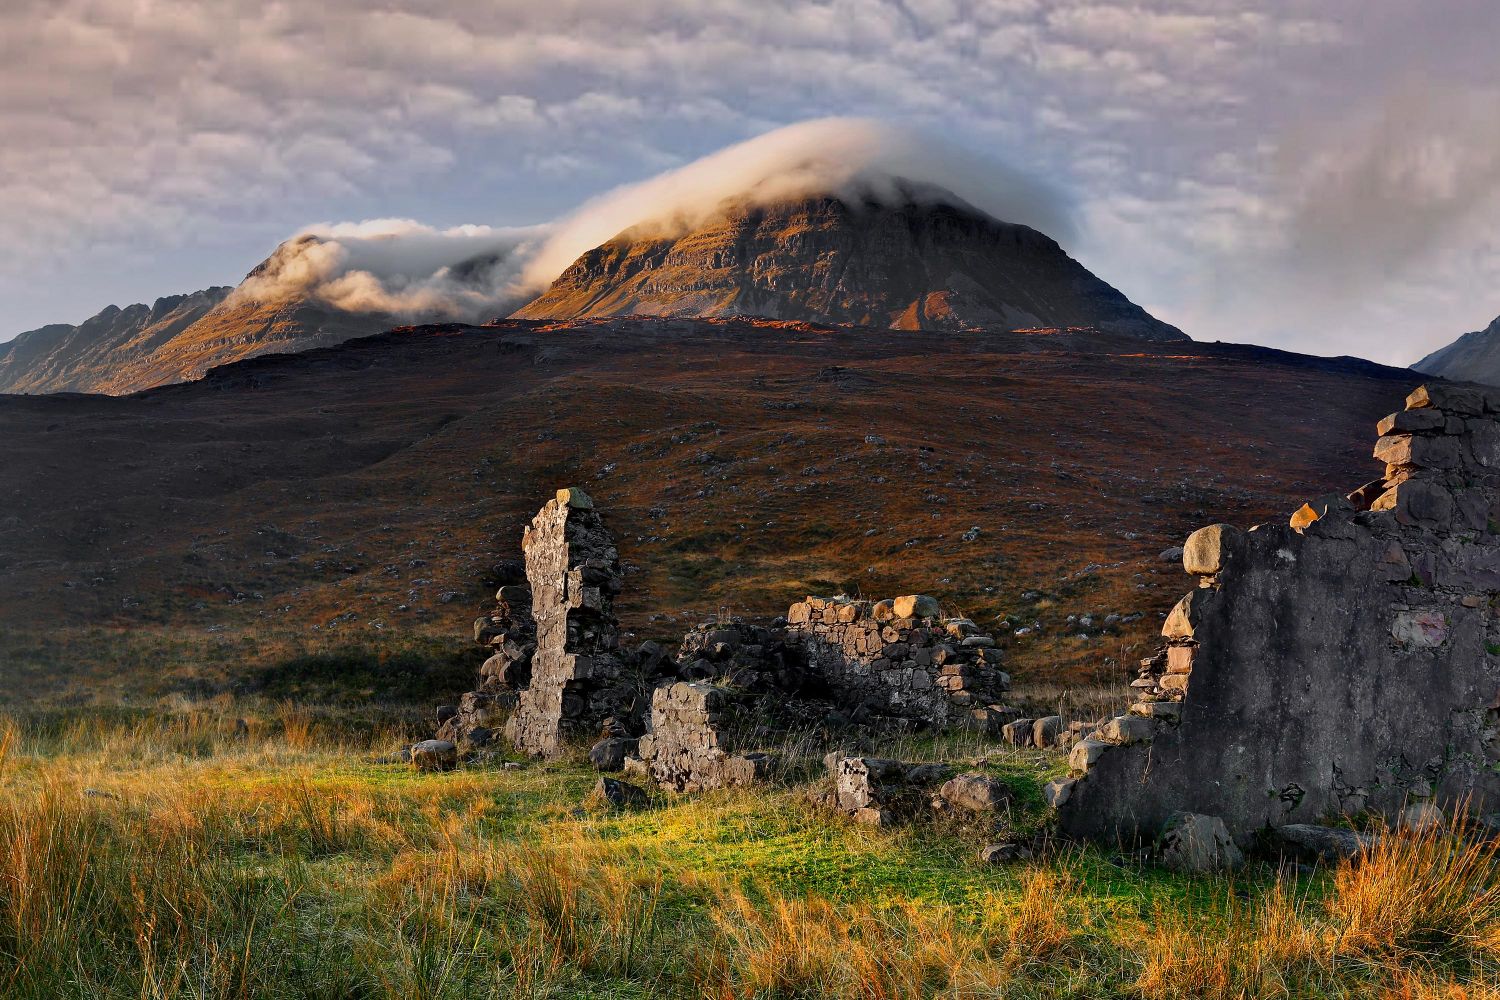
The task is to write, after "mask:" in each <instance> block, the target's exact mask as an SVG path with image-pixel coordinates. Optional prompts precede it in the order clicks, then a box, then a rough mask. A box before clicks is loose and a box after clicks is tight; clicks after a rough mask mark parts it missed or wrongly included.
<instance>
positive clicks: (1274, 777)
mask: <svg viewBox="0 0 1500 1000" xmlns="http://www.w3.org/2000/svg"><path fill="white" fill-rule="evenodd" d="M1379 432H1380V434H1381V437H1380V439H1379V441H1378V442H1377V444H1376V446H1375V456H1376V458H1378V459H1381V460H1383V461H1384V462H1385V463H1386V468H1385V474H1384V476H1383V477H1382V478H1381V479H1379V480H1377V481H1375V482H1373V483H1370V484H1367V485H1366V486H1364V487H1361V488H1360V489H1358V490H1356V491H1354V492H1353V493H1351V494H1348V495H1347V496H1331V497H1323V498H1320V499H1318V500H1315V501H1312V502H1311V503H1309V504H1307V505H1304V506H1303V507H1302V508H1301V509H1300V510H1298V511H1297V512H1296V513H1295V514H1294V515H1293V516H1292V518H1291V520H1290V522H1289V523H1283V524H1263V525H1259V526H1257V527H1255V528H1252V529H1250V530H1249V531H1240V530H1238V529H1236V528H1233V527H1231V526H1229V525H1212V526H1210V527H1207V528H1202V529H1200V530H1199V531H1197V532H1195V533H1194V534H1193V535H1192V537H1190V538H1189V539H1188V542H1187V544H1186V546H1185V547H1184V553H1183V564H1184V568H1185V569H1186V570H1187V572H1188V573H1190V574H1192V575H1194V576H1195V577H1197V578H1198V589H1196V590H1194V591H1193V592H1192V593H1190V594H1189V595H1188V596H1187V597H1185V598H1183V600H1182V601H1181V602H1180V603H1179V604H1178V605H1177V607H1176V608H1175V609H1173V611H1172V613H1171V615H1170V616H1169V617H1168V619H1167V621H1166V624H1165V625H1164V627H1163V636H1164V638H1165V639H1166V640H1167V642H1168V644H1169V645H1168V648H1167V650H1166V653H1165V659H1164V661H1163V662H1162V663H1160V664H1157V665H1156V666H1155V667H1154V668H1150V667H1148V670H1147V672H1146V674H1145V675H1143V678H1142V682H1141V683H1140V688H1141V689H1142V690H1144V691H1145V692H1146V694H1147V698H1146V699H1145V700H1143V701H1141V702H1138V703H1137V704H1136V705H1135V706H1133V707H1132V708H1131V710H1130V712H1129V713H1127V714H1126V715H1124V716H1120V717H1118V718H1116V719H1112V720H1110V721H1109V722H1107V723H1106V724H1105V725H1104V726H1102V727H1100V729H1098V730H1097V731H1095V732H1094V733H1092V734H1090V735H1089V736H1088V737H1087V738H1086V739H1084V740H1083V741H1082V742H1080V743H1078V744H1077V745H1076V746H1075V747H1074V748H1073V750H1072V755H1071V757H1070V763H1071V766H1072V771H1073V777H1072V778H1070V779H1068V780H1066V781H1062V782H1058V783H1055V784H1054V785H1053V786H1052V787H1050V788H1049V790H1048V794H1049V797H1050V798H1051V800H1052V801H1053V802H1054V804H1055V805H1057V807H1058V810H1059V814H1058V819H1059V822H1060V825H1061V826H1062V828H1063V829H1064V830H1065V831H1067V832H1069V833H1072V834H1074V835H1078V836H1085V837H1092V838H1104V839H1112V838H1116V837H1119V838H1124V839H1137V838H1143V837H1152V836H1155V835H1156V834H1157V833H1158V832H1159V831H1160V830H1161V829H1163V827H1164V825H1165V824H1166V822H1167V820H1168V819H1169V817H1170V816H1171V815H1172V814H1173V813H1175V812H1179V811H1184V812H1192V813H1198V814H1204V815H1209V816H1217V817H1220V818H1222V819H1223V820H1224V822H1225V824H1226V825H1227V826H1228V829H1229V830H1230V832H1231V833H1232V834H1233V835H1234V836H1235V837H1236V838H1237V839H1241V840H1244V839H1245V838H1247V837H1249V836H1251V835H1253V834H1254V833H1255V832H1256V831H1258V830H1260V829H1262V828H1265V827H1280V826H1282V825H1284V824H1296V823H1309V822H1313V823H1315V822H1318V821H1319V820H1320V819H1323V818H1326V817H1329V816H1332V815H1337V814H1351V813H1358V812H1365V811H1371V812H1377V813H1381V814H1384V815H1386V816H1388V817H1395V816H1397V815H1398V814H1400V813H1401V812H1402V810H1403V809H1408V808H1411V806H1412V804H1413V803H1416V804H1418V808H1430V803H1438V804H1441V805H1444V806H1452V805H1454V804H1456V803H1459V802H1462V801H1463V800H1465V798H1466V797H1471V796H1472V799H1473V802H1472V804H1471V808H1473V809H1475V810H1479V811H1484V810H1486V809H1494V808H1495V804H1496V802H1497V801H1500V799H1497V795H1500V718H1497V713H1500V617H1497V615H1496V614H1495V608H1494V606H1495V604H1496V602H1497V598H1500V391H1497V390H1481V389H1478V388H1471V387H1465V386H1457V385H1448V384H1439V385H1430V386H1425V387H1422V388H1419V389H1417V390H1416V391H1415V392H1413V393H1412V395H1411V396H1410V397H1408V399H1407V406H1406V409H1405V410H1404V411H1402V412H1399V413H1394V414H1392V415H1391V416H1388V417H1386V418H1385V419H1384V420H1382V421H1381V422H1380V425H1379Z"/></svg>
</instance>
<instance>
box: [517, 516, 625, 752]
mask: <svg viewBox="0 0 1500 1000" xmlns="http://www.w3.org/2000/svg"><path fill="white" fill-rule="evenodd" d="M521 550H522V552H523V554H524V555H525V558H526V578H527V580H528V581H529V583H530V585H531V616H532V618H533V619H534V620H535V623H536V648H535V651H534V652H533V653H532V654H531V670H530V677H529V680H528V683H527V684H526V686H525V687H523V688H521V690H520V691H519V692H518V693H517V703H516V708H515V711H514V712H513V713H512V714H511V717H510V719H509V721H508V722H507V723H506V727H505V734H506V736H507V737H508V738H509V739H510V741H511V742H512V743H513V744H514V745H515V747H516V749H518V750H521V751H523V752H525V753H530V754H536V755H540V756H552V755H555V754H557V753H558V752H560V751H561V750H562V748H563V743H564V741H565V740H566V739H567V738H568V737H569V736H571V735H583V734H585V733H587V732H589V731H590V730H591V729H597V728H598V725H599V723H600V722H601V721H603V720H604V719H605V718H607V717H608V716H610V715H611V714H613V713H614V712H615V711H617V710H618V709H619V707H620V704H619V703H620V698H621V692H620V690H619V687H618V682H619V679H620V673H621V657H620V655H619V645H620V642H619V627H618V623H617V622H616V620H615V617H614V611H613V603H614V597H615V595H616V594H618V593H619V592H620V589H621V586H622V583H623V576H622V573H621V570H620V557H619V553H618V552H617V551H616V549H615V545H614V540H613V539H612V538H611V537H610V534H609V532H608V531H607V530H605V527H604V522H603V520H602V519H601V518H600V516H599V513H598V511H596V510H594V504H593V501H592V500H590V499H589V497H588V496H587V494H585V493H584V492H583V491H582V490H579V489H563V490H558V492H557V496H556V498H555V499H553V500H551V501H549V502H548V503H547V505H546V506H545V507H543V508H542V509H541V511H540V512H538V514H537V515H536V517H535V518H533V519H532V522H531V526H530V527H528V528H527V529H526V532H525V534H524V535H523V536H522V539H521Z"/></svg>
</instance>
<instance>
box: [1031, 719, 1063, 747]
mask: <svg viewBox="0 0 1500 1000" xmlns="http://www.w3.org/2000/svg"><path fill="white" fill-rule="evenodd" d="M1062 731H1063V717H1062V716H1060V715H1048V716H1044V717H1043V718H1040V719H1037V720H1036V722H1034V723H1032V724H1031V743H1032V745H1033V746H1038V747H1050V746H1056V745H1057V737H1058V735H1059V734H1061V733H1062Z"/></svg>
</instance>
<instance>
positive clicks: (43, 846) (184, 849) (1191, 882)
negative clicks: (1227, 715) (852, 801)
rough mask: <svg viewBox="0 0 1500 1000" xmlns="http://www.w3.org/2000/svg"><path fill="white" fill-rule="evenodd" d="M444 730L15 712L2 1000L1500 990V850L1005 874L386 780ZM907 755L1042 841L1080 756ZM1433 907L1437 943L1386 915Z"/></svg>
mask: <svg viewBox="0 0 1500 1000" xmlns="http://www.w3.org/2000/svg"><path fill="white" fill-rule="evenodd" d="M239 718H244V719H245V720H246V722H247V727H246V728H248V736H242V735H237V734H236V726H235V720H236V719H239ZM424 725H425V724H423V723H415V722H412V721H410V720H404V719H403V718H402V717H401V716H400V714H399V713H394V714H392V715H390V716H388V717H386V718H384V719H383V720H381V721H380V722H379V724H378V725H374V726H372V725H368V724H366V723H365V722H364V720H363V719H362V718H361V717H360V716H358V715H353V714H349V713H346V712H344V713H337V712H320V711H315V710H310V709H307V708H305V707H302V706H297V705H293V704H290V703H280V704H276V703H266V702H244V701H240V702H235V701H233V700H232V699H228V698H220V699H217V700H216V701H214V702H212V703H204V704H186V703H184V704H179V705H178V706H177V707H176V708H174V709H170V710H168V709H158V710H156V711H153V712H142V711H123V710H113V711H107V712H106V711H100V712H86V711H81V710H73V711H69V712H49V713H45V714H36V715H29V716H24V717H19V716H18V717H12V718H11V719H8V720H7V719H3V718H0V996H4V997H6V998H12V997H14V998H18V1000H24V998H33V997H36V998H40V997H48V998H53V997H75V996H76V997H84V996H87V997H121V998H124V997H130V998H137V997H173V998H176V997H231V996H233V997H326V998H366V997H370V998H376V997H379V998H385V997H403V998H404V997H410V998H423V1000H428V998H443V997H463V998H466V1000H468V998H474V997H558V998H562V997H682V998H699V997H724V998H729V997H743V998H750V997H764V998H772V997H860V998H883V997H890V998H896V997H910V996H942V997H954V998H957V997H996V998H999V997H1053V996H1060V997H1080V998H1081V997H1101V996H1133V997H1141V998H1153V1000H1154V998H1158V997H1179V996H1181V997H1187V996H1198V997H1253V996H1285V997H1323V996H1345V997H1357V996H1358V997H1363V996H1379V995H1382V993H1389V995H1392V996H1411V997H1424V996H1432V997H1437V996H1447V997H1462V996H1469V995H1472V996H1480V995H1487V994H1485V993H1483V990H1484V989H1485V988H1487V987H1488V986H1489V985H1491V984H1493V983H1494V981H1495V977H1496V974H1497V969H1500V967H1497V965H1496V964H1495V961H1494V959H1493V951H1492V948H1493V944H1494V942H1495V941H1496V940H1500V938H1497V930H1496V927H1497V926H1500V925H1497V922H1496V917H1497V914H1496V907H1495V906H1494V905H1493V902H1494V899H1493V897H1494V896H1495V883H1494V881H1493V875H1491V874H1489V873H1490V872H1492V871H1493V869H1494V866H1493V865H1492V864H1489V863H1488V862H1489V857H1488V855H1483V856H1480V855H1476V856H1472V857H1469V856H1466V855H1463V854H1461V853H1460V854H1458V855H1455V854H1453V853H1452V852H1451V851H1450V852H1446V853H1445V851H1442V850H1438V851H1427V852H1426V853H1423V852H1422V851H1412V852H1409V856H1408V855H1403V856H1401V857H1396V858H1393V859H1391V860H1389V861H1387V862H1386V863H1384V864H1371V865H1370V866H1368V867H1369V869H1370V871H1371V872H1372V873H1373V874H1371V875H1364V874H1362V872H1361V871H1354V870H1341V871H1339V872H1337V873H1323V874H1319V875H1316V876H1314V877H1312V878H1311V879H1308V878H1303V879H1301V880H1300V881H1287V880H1282V879H1281V878H1279V877H1278V873H1277V872H1276V871H1275V870H1273V869H1271V868H1269V867H1267V866H1264V865H1252V866H1251V867H1249V868H1247V869H1246V870H1245V871H1243V872H1241V873H1238V874H1236V875H1234V876H1214V877H1189V876H1182V875H1176V874H1172V873H1169V872H1166V871H1163V870H1159V869H1156V868H1152V867H1149V866H1142V865H1139V864H1136V863H1134V862H1131V861H1125V860H1122V859H1120V858H1116V857H1111V856H1110V855H1108V854H1106V853H1102V852H1100V851H1097V850H1094V849H1091V848H1085V849H1079V848H1071V847H1066V846H1062V845H1053V846H1051V847H1048V848H1046V849H1044V850H1043V851H1042V852H1041V854H1039V856H1038V857H1037V858H1036V859H1035V860H1033V861H1030V862H1024V863H1017V864H1013V865H1005V866H981V865H980V864H978V862H977V861H976V860H975V857H976V851H977V849H978V847H979V846H981V845H982V844H983V843H985V842H986V841H987V840H988V839H990V838H991V837H993V836H994V835H995V833H994V831H993V830H985V829H982V828H980V826H979V825H977V824H974V823H972V822H971V823H967V824H965V823H954V822H948V821H935V820H924V821H919V822H917V823H914V824H913V825H911V826H907V827H900V828H896V829H891V830H871V829H869V828H866V827H861V826H857V825H855V824H853V823H851V822H849V821H847V820H844V819H842V818H840V817H837V816H834V815H831V814H829V813H826V812H824V811H822V810H821V809H819V808H817V807H815V806H813V805H812V804H811V803H810V801H809V799H808V795H807V792H808V786H807V785H805V784H801V783H796V782H788V783H782V784H775V785H771V786H769V787H764V788H759V789H753V790H738V791H722V792H716V793H710V794H706V795H701V796H696V797H686V796H676V795H671V794H666V793H655V794H654V795H653V801H652V805H651V806H650V807H649V808H646V809H642V810H637V811H628V812H612V811H607V810H602V809H598V808H587V807H584V806H583V805H582V803H583V802H584V800H585V797H586V793H587V792H588V790H589V788H590V787H591V786H592V784H593V782H594V780H595V778H596V777H597V776H596V775H595V774H593V773H592V772H590V771H589V770H587V769H586V768H585V767H584V766H582V764H581V763H580V761H579V759H578V757H577V755H574V756H573V757H571V758H569V759H567V760H564V761H561V762H556V763H540V762H527V763H525V764H524V765H523V766H522V767H520V768H518V769H504V768H500V767H490V768H482V769H464V770H460V771H457V772H454V773H451V774H440V775H424V774H418V773H415V772H413V771H411V770H409V769H406V768H404V767H400V766H395V765H385V764H378V763H375V762H374V757H375V755H376V754H378V753H380V752H383V751H386V750H389V749H390V748H391V747H392V746H394V745H397V744H399V743H400V742H401V741H402V740H403V739H404V738H408V737H413V736H418V735H423V733H422V731H421V730H422V728H423V726H424ZM889 749H890V750H891V751H892V752H894V753H896V754H898V755H899V754H906V755H907V756H908V758H910V757H912V756H915V755H919V754H925V755H926V756H928V757H936V758H946V759H950V760H953V761H955V762H957V763H960V764H963V763H964V762H972V760H974V759H978V757H980V756H984V758H985V759H986V761H987V763H986V764H985V765H984V769H985V770H987V771H989V772H990V773H993V774H995V775H997V776H1000V777H1002V778H1004V779H1005V780H1006V781H1007V783H1009V784H1010V785H1011V787H1012V789H1013V790H1014V793H1015V803H1014V806H1013V811H1012V814H1011V816H1010V817H1009V819H1008V821H1007V822H1008V824H1009V827H1010V829H1011V831H1012V832H1013V833H1019V834H1023V835H1025V836H1027V837H1033V838H1035V841H1034V842H1035V843H1037V844H1038V845H1041V844H1043V842H1044V840H1045V832H1046V815H1045V810H1044V809H1043V808H1042V807H1041V805H1040V799H1039V789H1040V785H1041V783H1042V782H1043V781H1044V780H1045V779H1046V778H1047V777H1048V776H1049V775H1050V774H1053V773H1056V772H1057V771H1058V769H1059V767H1060V765H1059V763H1058V760H1057V758H1056V756H1054V755H1049V754H1046V753H1043V752H1037V751H1000V750H998V748H994V747H982V746H979V745H977V744H976V742H975V741H974V740H973V738H972V737H968V738H962V739H959V738H950V739H937V740H932V739H929V740H925V741H923V740H916V739H907V740H905V741H902V742H899V743H896V744H893V745H892V746H891V747H890V748H889ZM986 750H987V751H991V752H989V753H982V751H986ZM976 751H981V753H976ZM790 773H798V772H797V769H791V772H790ZM1439 846H1440V845H1439ZM1455 857H1456V858H1457V859H1458V860H1457V862H1455V861H1454V860H1453V859H1454V858H1455ZM1433 872H1437V873H1438V875H1440V876H1441V877H1438V875H1433V874H1431V873H1433ZM1398 876H1399V877H1398ZM1380 879H1384V881H1380ZM1393 886H1399V887H1400V888H1401V891H1400V892H1393V891H1391V888H1392V887H1393ZM1413 896H1416V897H1417V898H1420V899H1422V900H1424V902H1423V905H1422V906H1421V907H1420V909H1421V910H1422V911H1423V912H1422V913H1421V914H1419V915H1418V916H1419V917H1420V918H1421V919H1420V920H1418V923H1417V924H1415V925H1414V924H1413V923H1412V921H1413V919H1415V918H1414V917H1413V916H1412V914H1410V913H1408V912H1406V911H1404V910H1393V909H1391V908H1390V907H1389V906H1387V904H1386V902H1385V901H1386V900H1388V899H1392V898H1410V897H1413ZM1429 913H1435V914H1441V915H1442V916H1443V919H1441V920H1438V919H1429V917H1428V916H1427V914H1429ZM1403 921H1404V922H1403ZM1355 929H1357V930H1358V932H1359V933H1358V934H1357V935H1355V934H1353V930H1355ZM1434 935H1436V936H1434ZM1408 940H1410V941H1419V942H1422V948H1423V949H1425V951H1424V952H1423V953H1422V954H1421V955H1419V956H1417V959H1418V960H1416V961H1413V954H1412V953H1411V951H1410V949H1409V948H1408V949H1407V950H1406V951H1402V950H1401V948H1400V947H1399V943H1400V942H1401V941H1408ZM1388 943H1389V944H1391V945H1392V947H1395V948H1396V950H1395V951H1387V950H1383V949H1384V948H1385V946H1386V944H1388ZM1455 990H1457V991H1458V992H1454V991H1455ZM1464 991H1473V992H1464Z"/></svg>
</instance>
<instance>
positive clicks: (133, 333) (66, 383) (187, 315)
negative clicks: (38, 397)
mask: <svg viewBox="0 0 1500 1000" xmlns="http://www.w3.org/2000/svg"><path fill="white" fill-rule="evenodd" d="M304 239H305V238H304ZM286 247H287V244H283V247H282V248H278V251H277V254H273V255H272V257H270V258H268V259H267V261H266V262H264V263H262V264H260V265H258V266H257V267H256V268H255V269H254V270H252V271H251V272H250V274H249V275H248V276H247V280H248V279H250V278H255V277H256V276H258V275H259V274H261V273H262V272H263V271H264V270H265V268H266V267H267V265H268V264H269V263H270V262H271V261H273V260H275V259H276V258H277V255H279V254H280V253H281V252H282V251H283V250H284V249H285V248H286ZM233 292H234V289H233V288H231V287H228V286H218V287H214V288H207V289H204V290H203V291H200V292H193V293H191V294H189V295H173V296H169V297H167V298H161V299H157V300H156V302H155V303H153V304H152V305H149V306H148V305H145V304H138V305H132V306H126V307H125V308H124V309H121V308H119V307H118V306H110V307H109V308H107V309H105V310H103V311H102V312H100V313H99V314H98V315H96V316H93V317H91V318H89V319H87V320H84V321H83V322H82V323H79V324H78V325H77V326H70V325H66V324H53V325H51V326H44V327H41V328H39V329H36V330H28V331H27V332H25V333H22V334H20V335H18V336H17V337H15V338H14V339H12V340H10V341H8V342H6V343H3V344H0V393H27V394H37V393H50V392H97V393H105V394H108V395H124V394H126V393H131V392H137V391H139V390H141V389H148V388H151V387H152V386H158V385H164V384H167V383H171V382H185V381H189V380H192V379H196V378H201V377H202V376H203V373H204V372H206V371H208V369H210V368H212V367H214V366H215V365H223V364H228V363H230V362H233V361H240V360H243V359H245V358H252V357H255V356H257V355H260V354H270V353H276V352H295V351H305V350H310V349H312V348H315V347H329V346H332V345H333V344H338V343H342V342H343V341H345V340H348V339H350V338H351V337H362V336H366V335H368V334H371V333H379V332H380V331H382V330H388V329H390V328H391V327H393V326H396V325H398V324H399V323H401V322H402V320H400V319H398V318H396V317H394V316H392V315H390V314H389V313H380V312H347V311H344V310H341V309H336V308H334V307H332V306H328V305H324V304H322V303H320V302H318V301H316V300H314V299H312V298H309V297H306V296H302V297H297V296H292V297H283V298H281V299H280V300H278V301H273V302H264V301H256V300H254V299H252V298H250V297H248V296H244V295H234V294H232V293H233Z"/></svg>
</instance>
